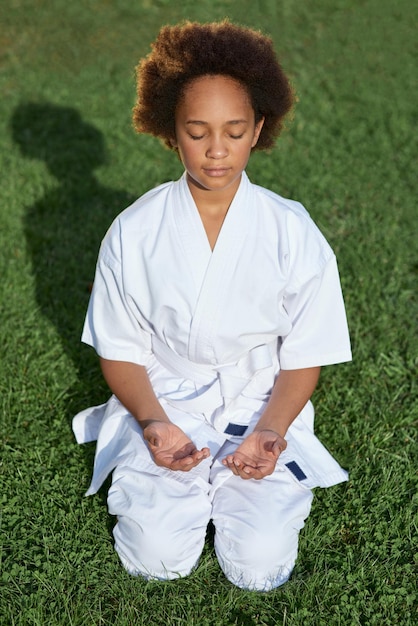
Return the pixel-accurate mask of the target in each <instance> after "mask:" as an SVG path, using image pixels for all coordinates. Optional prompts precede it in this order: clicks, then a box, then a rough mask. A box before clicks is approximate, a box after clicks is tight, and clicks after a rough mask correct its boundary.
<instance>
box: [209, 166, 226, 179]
mask: <svg viewBox="0 0 418 626" xmlns="http://www.w3.org/2000/svg"><path fill="white" fill-rule="evenodd" d="M229 170H230V168H229V167H204V168H203V171H204V172H205V174H206V175H207V176H213V177H214V178H216V177H218V176H225V174H227V173H228V172H229Z"/></svg>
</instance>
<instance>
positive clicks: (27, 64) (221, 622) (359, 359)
mask: <svg viewBox="0 0 418 626" xmlns="http://www.w3.org/2000/svg"><path fill="white" fill-rule="evenodd" d="M413 6H414V3H413V2H412V0H398V1H397V2H392V1H390V0H293V1H292V0H259V1H258V2H256V1H255V0H251V1H250V0H239V1H236V0H223V1H220V0H200V1H199V2H191V1H190V0H183V1H182V2H180V3H179V2H177V1H174V0H156V1H155V2H154V1H152V0H137V1H136V2H133V1H132V0H75V1H74V2H68V1H67V0H65V1H64V0H5V1H4V2H2V3H1V6H0V93H1V98H0V180H1V185H0V316H1V323H0V349H1V369H0V397H1V409H0V410H1V414H0V425H1V443H2V450H1V464H0V502H1V526H0V546H1V571H0V585H1V589H0V624H1V625H2V626H3V625H4V626H17V625H19V626H35V625H36V626H49V625H51V626H55V625H57V626H58V625H62V626H64V625H65V626H70V625H71V626H93V625H107V624H109V625H112V626H133V625H138V626H139V625H143V626H160V625H161V626H162V625H166V626H178V625H180V624H184V625H185V626H210V625H211V626H233V625H237V626H261V625H262V626H276V625H283V626H311V625H321V626H337V625H344V626H345V625H347V626H355V625H375V626H395V625H400V626H409V625H410V626H412V625H414V624H417V623H418V615H417V603H416V579H415V578H414V573H415V574H416V565H417V534H416V531H417V528H416V527H417V508H416V505H417V475H416V466H417V446H416V425H417V417H418V398H417V355H418V350H417V348H418V341H417V302H416V279H417V268H418V261H417V225H418V224H417V218H416V215H417V210H416V206H415V202H416V192H417V185H416V168H414V166H415V165H416V157H417V151H416V147H417V146H416V136H417V135H416V86H417V85H416V63H417V58H416V56H415V57H414V52H415V55H416V47H415V48H414V39H415V31H414V21H415V23H416V17H417V16H416V15H414V14H413ZM225 16H229V17H231V18H232V19H233V20H236V21H238V22H241V23H243V24H247V25H251V26H255V27H258V28H262V29H263V30H264V31H265V32H267V33H269V34H271V36H272V37H273V39H274V42H275V45H276V49H277V51H278V53H279V54H280V57H281V58H282V61H283V64H284V66H285V68H286V69H287V71H288V72H289V74H290V75H291V77H292V81H293V84H294V86H295V88H296V90H297V93H298V97H299V102H298V105H297V108H296V112H295V117H294V120H293V121H292V124H291V125H290V126H289V129H288V130H287V131H286V133H285V134H284V135H283V137H282V138H281V140H280V141H279V143H278V145H277V147H276V148H275V150H274V151H273V152H272V153H271V154H269V155H265V154H259V155H255V156H254V158H253V160H252V161H251V164H250V166H249V174H250V177H251V178H252V180H253V181H254V182H257V183H258V184H261V185H264V186H266V187H269V188H271V189H273V190H274V191H277V192H279V193H280V194H281V195H284V196H287V197H291V198H294V199H297V200H299V201H301V202H303V203H304V204H305V205H306V206H307V208H308V209H309V211H310V212H311V215H312V217H313V218H314V219H315V221H316V222H317V223H318V225H319V226H320V227H321V229H322V230H323V232H324V233H325V235H326V236H327V238H328V240H329V241H330V243H331V244H332V246H333V247H334V249H335V251H336V253H337V256H338V260H339V267H340V272H341V277H342V284H343V289H344V294H345V299H346V305H347V312H348V317H349V323H350V329H351V335H352V344H353V352H354V361H353V363H352V364H347V365H339V366H335V367H334V366H333V367H329V368H325V369H324V371H323V374H322V377H321V382H320V385H319V388H318V390H317V391H316V392H315V404H316V407H317V421H316V428H317V433H318V435H319V436H320V438H321V440H322V441H323V442H324V443H325V444H326V445H327V447H328V448H329V449H330V450H331V451H332V452H333V454H334V455H335V456H336V457H337V458H338V460H339V461H340V462H341V464H342V465H343V466H344V467H346V468H347V469H348V470H349V472H350V482H349V483H347V484H345V485H339V486H337V487H334V488H331V489H328V490H318V491H317V492H316V498H315V500H314V506H313V510H312V514H311V516H310V518H309V520H308V522H307V525H306V527H305V529H304V531H303V534H302V536H301V543H300V555H299V560H298V562H297V566H296V568H295V570H294V574H293V576H292V579H291V580H290V581H289V582H288V583H287V584H286V585H285V586H284V587H282V588H280V589H278V590H276V591H274V592H271V593H269V594H256V593H251V592H244V591H240V590H238V589H236V588H234V587H233V586H232V585H230V584H229V583H228V582H227V581H226V580H225V579H224V578H223V576H222V574H221V572H220V570H219V567H218V565H217V562H216V559H215V556H214V553H213V549H212V546H211V541H210V538H208V542H207V545H206V548H205V551H204V554H203V557H202V560H201V563H200V565H199V567H198V568H197V570H196V571H195V572H194V573H193V575H192V576H190V577H189V578H188V579H184V580H179V581H176V582H173V583H170V584H164V583H147V582H144V581H142V580H140V579H134V578H131V577H129V576H128V575H127V574H126V573H125V572H124V571H123V570H122V568H121V567H120V565H119V563H118V559H117V556H116V554H115V553H114V551H113V546H112V535H111V528H112V524H113V520H112V519H110V518H109V516H108V514H107V511H106V506H105V497H106V491H105V490H102V491H101V492H100V494H99V495H98V496H95V497H92V498H86V499H84V498H83V494H84V492H85V490H86V489H87V487H88V483H89V477H90V474H91V468H92V460H93V454H94V445H91V444H89V445H86V446H77V445H76V443H75V441H74V439H73V435H72V432H71V418H72V416H73V414H74V413H75V412H77V411H78V410H80V409H82V408H84V407H86V406H89V405H92V404H97V403H99V402H102V401H104V400H105V399H106V398H107V396H108V391H107V389H106V386H105V384H104V383H103V382H102V380H101V375H100V373H99V369H98V364H97V361H96V357H95V355H94V354H93V353H92V351H90V350H89V349H88V348H87V347H85V346H82V345H81V344H80V341H79V337H80V332H81V327H82V323H83V318H84V313H85V310H86V306H87V302H88V297H89V289H88V286H89V283H90V282H91V280H92V277H93V271H94V264H95V259H96V255H97V250H98V246H99V243H100V240H101V238H102V236H103V234H104V232H105V230H106V228H107V226H108V225H109V223H110V221H111V219H112V218H113V217H114V216H115V215H116V214H117V213H118V212H120V211H121V210H122V209H123V208H124V207H125V206H127V205H128V204H129V202H130V201H131V200H133V199H134V198H136V197H137V196H139V195H140V194H141V193H143V192H144V191H145V190H147V189H148V188H150V187H151V186H153V185H155V184H157V183H160V182H163V181H165V180H169V179H172V178H173V177H177V176H178V175H179V174H180V173H181V169H180V165H179V163H178V162H177V161H176V159H175V158H174V157H173V155H172V154H170V153H169V152H168V151H166V150H165V149H163V148H162V147H161V145H160V144H159V143H158V142H157V141H155V140H153V139H152V138H148V137H138V136H137V135H135V134H134V132H133V130H132V128H131V121H130V114H131V108H132V105H133V101H134V67H135V65H136V63H137V61H138V59H139V58H140V57H141V56H142V55H144V54H145V53H147V51H148V48H149V43H150V42H151V41H152V39H153V38H154V36H155V35H156V33H157V31H158V29H159V27H160V26H161V25H162V24H163V23H174V22H177V21H178V20H180V19H182V18H185V17H187V18H191V19H198V20H209V19H217V18H222V17H225ZM414 122H415V124H414ZM414 169H415V172H414Z"/></svg>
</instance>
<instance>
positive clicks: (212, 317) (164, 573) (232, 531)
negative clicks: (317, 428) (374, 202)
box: [74, 21, 351, 591]
mask: <svg viewBox="0 0 418 626" xmlns="http://www.w3.org/2000/svg"><path fill="white" fill-rule="evenodd" d="M137 76H138V100H137V104H136V107H135V109H134V123H135V126H136V129H137V130H138V131H139V132H146V133H151V134H152V135H155V136H157V137H160V138H162V139H163V140H164V142H165V143H166V144H167V146H169V147H170V148H171V149H172V150H173V151H175V152H177V154H178V156H179V157H180V159H181V161H182V163H183V165H184V169H185V172H184V175H183V176H182V178H181V179H180V180H178V181H176V182H170V183H166V184H163V185H161V186H159V187H157V188H156V189H153V190H152V191H150V192H148V193H146V194H145V195H144V196H143V197H141V198H140V199H139V200H137V201H136V202H135V203H134V204H133V205H132V206H131V207H129V208H128V209H126V210H125V211H124V212H123V213H122V214H121V215H120V216H119V217H118V218H117V219H116V220H115V221H114V223H113V224H112V226H111V227H110V230H109V231H108V233H107V235H106V237H105V239H104V241H103V243H102V246H101V250H100V254H99V259H98V264H97V270H96V276H95V280H94V288H93V292H92V294H91V300H90V304H89V308H88V313H87V318H86V322H85V327H84V332H83V341H84V342H86V343H87V344H90V345H92V346H93V347H94V348H95V350H96V351H97V353H98V354H99V356H100V363H101V367H102V371H103V375H104V377H105V379H106V381H107V383H108V385H109V387H110V389H111V390H112V392H113V394H114V395H112V397H111V399H110V400H109V401H108V402H107V403H106V404H105V405H103V406H100V407H94V408H90V409H87V410H86V411H83V412H82V413H80V414H79V415H77V416H76V417H75V419H74V432H75V434H76V437H77V440H78V441H79V442H85V441H92V440H96V439H97V450H96V458H95V466H94V474H93V480H92V484H91V486H90V489H89V491H88V492H87V493H89V494H91V493H95V492H96V491H97V490H98V489H99V487H100V486H101V484H102V483H103V481H104V479H105V478H106V476H107V475H108V474H109V473H110V472H111V471H112V470H113V478H112V486H111V488H110V490H109V495H108V505H109V512H110V513H111V514H112V515H115V516H117V524H116V526H115V529H114V537H115V547H116V550H117V552H118V554H119V556H120V559H121V561H122V564H123V565H124V567H125V568H126V569H127V570H128V571H129V572H131V573H132V574H136V575H141V576H144V577H146V578H148V579H172V578H176V577H179V576H186V575H187V574H189V573H190V572H191V571H192V570H193V568H194V567H195V566H196V564H197V562H198V560H199V556H200V554H201V551H202V548H203V545H204V541H205V533H206V528H207V525H208V522H209V521H210V520H212V521H213V525H214V527H215V539H214V542H215V551H216V555H217V558H218V560H219V563H220V566H221V568H222V570H223V571H224V573H225V575H226V577H227V578H228V579H229V580H230V581H231V582H232V583H234V584H235V585H238V586H239V587H242V588H246V589H253V590H263V591H267V590H269V589H273V588H275V587H277V586H279V585H281V584H282V583H284V582H285V581H286V580H287V579H288V578H289V576H290V573H291V571H292V569H293V566H294V563H295V560H296V556H297V546H298V533H299V531H300V529H301V528H302V527H303V525H304V520H305V519H306V517H307V516H308V514H309V510H310V506H311V501H312V491H311V490H312V488H313V487H316V486H322V487H328V486H331V485H334V484H336V483H339V482H341V481H344V480H346V479H347V474H346V472H345V471H344V470H343V469H341V468H340V466H339V465H338V464H337V462H336V461H335V460H334V459H333V458H332V457H331V456H330V454H329V453H328V452H327V451H326V449H325V448H324V447H323V446H322V444H321V443H320V442H319V441H318V439H317V438H316V437H315V435H314V434H313V408H312V404H311V402H310V397H311V395H312V393H313V391H314V389H315V386H316V384H317V381H318V377H319V371H320V367H321V366H322V365H327V364H330V363H338V362H343V361H348V360H350V358H351V355H350V345H349V338H348V332H347V324H346V317H345V311H344V304H343V299H342V295H341V289H340V283H339V277H338V270H337V266H336V261H335V256H334V254H333V252H332V250H331V249H330V247H329V245H328V244H327V242H326V241H325V240H324V238H323V236H322V235H321V233H320V232H319V231H318V229H317V227H316V226H315V225H314V223H313V222H312V221H311V219H310V218H309V216H308V214H307V212H306V211H305V209H304V208H303V207H302V206H301V205H300V204H299V203H297V202H294V201H292V200H287V199H284V198H282V197H280V196H278V195H276V194H274V193H272V192H270V191H267V190H266V189H263V188H261V187H258V186H255V185H254V184H252V183H251V182H250V181H249V180H248V178H247V176H246V174H245V171H244V170H245V167H246V165H247V162H248V159H249V156H250V154H251V151H252V150H255V149H266V148H269V147H271V146H272V145H273V143H274V140H275V138H276V137H277V136H278V134H279V132H280V130H281V127H282V122H283V118H284V116H285V115H286V113H287V112H288V111H289V109H290V108H291V106H292V101H293V97H292V91H291V88H290V86H289V83H288V80H287V78H286V76H285V75H284V73H283V70H282V69H281V67H280V65H279V63H278V61H277V59H276V56H275V54H274V51H273V47H272V42H271V41H270V39H268V38H266V37H265V36H263V35H262V34H260V33H259V32H255V31H253V30H250V29H247V28H241V27H238V26H235V25H233V24H231V23H229V22H227V21H224V22H221V23H212V24H198V23H184V24H182V25H179V26H166V27H164V28H162V30H161V31H160V33H159V35H158V37H157V40H156V41H155V43H154V45H153V48H152V52H151V53H150V54H149V56H148V57H147V58H145V59H144V60H143V61H142V62H141V63H140V65H139V67H138V74H137Z"/></svg>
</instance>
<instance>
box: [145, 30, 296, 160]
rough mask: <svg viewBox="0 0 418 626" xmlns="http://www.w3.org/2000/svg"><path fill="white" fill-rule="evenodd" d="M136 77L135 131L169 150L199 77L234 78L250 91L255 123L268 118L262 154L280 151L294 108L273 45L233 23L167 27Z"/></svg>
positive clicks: (259, 147)
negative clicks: (189, 89) (179, 111)
mask: <svg viewBox="0 0 418 626" xmlns="http://www.w3.org/2000/svg"><path fill="white" fill-rule="evenodd" d="M136 72H137V102H136V105H135V107H134V110H133V122H134V127H135V129H136V131H137V132H139V133H149V134H151V135H154V136H156V137H159V138H160V139H162V140H163V141H164V143H165V144H166V145H167V146H168V147H169V148H172V145H171V143H170V140H173V139H174V138H175V112H176V108H177V106H178V103H179V102H180V100H181V98H182V95H183V93H184V90H185V88H186V86H187V84H188V83H190V82H191V81H192V80H193V79H195V78H198V77H199V76H204V75H224V76H230V77H231V78H234V79H235V80H237V81H239V82H240V83H241V84H242V85H243V86H244V87H245V89H246V90H247V92H248V94H249V97H250V99H251V103H252V106H253V109H254V111H255V121H256V122H258V121H259V120H260V119H261V118H262V117H264V125H263V128H262V131H261V134H260V137H259V139H258V142H257V145H256V147H255V149H258V150H263V149H268V148H271V147H272V146H273V145H274V142H275V139H276V138H277V137H278V135H279V134H280V131H281V130H282V127H283V121H284V117H285V115H286V114H287V113H288V112H289V110H290V109H291V108H292V105H293V102H294V95H293V91H292V88H291V86H290V84H289V81H288V79H287V77H286V75H285V73H284V72H283V69H282V68H281V66H280V64H279V62H278V60H277V58H276V55H275V52H274V49H273V43H272V41H271V39H269V38H268V37H266V36H265V35H263V34H262V33H261V32H258V31H255V30H252V29H249V28H245V27H241V26H237V25H235V24H232V23H230V22H229V21H228V20H224V21H222V22H212V23H208V24H200V23H198V22H188V21H187V22H184V23H182V24H178V25H176V26H164V27H163V28H162V29H161V30H160V32H159V34H158V37H157V39H156V40H155V42H154V43H153V44H152V46H151V52H150V54H149V55H148V56H147V57H145V58H144V59H142V61H141V62H140V63H139V65H138V66H137V68H136Z"/></svg>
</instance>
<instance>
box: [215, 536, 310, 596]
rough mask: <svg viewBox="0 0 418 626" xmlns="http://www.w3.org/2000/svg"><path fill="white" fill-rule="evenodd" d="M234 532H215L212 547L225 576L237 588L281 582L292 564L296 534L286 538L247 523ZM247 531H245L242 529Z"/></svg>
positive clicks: (262, 587)
mask: <svg viewBox="0 0 418 626" xmlns="http://www.w3.org/2000/svg"><path fill="white" fill-rule="evenodd" d="M240 531H241V532H239V533H237V534H231V533H226V532H225V531H224V530H223V531H221V532H217V534H216V537H215V550H216V555H217V558H218V561H219V564H220V566H221V568H222V571H223V572H224V574H225V576H226V578H227V579H228V580H229V581H230V582H232V583H233V584H234V585H236V586H237V587H240V588H242V589H249V590H254V591H270V590H271V589H274V588H276V587H279V586H280V585H283V584H284V583H285V582H286V581H287V580H288V579H289V577H290V575H291V573H292V570H293V567H294V565H295V561H296V557H297V549H298V538H297V533H292V534H291V535H289V536H288V537H286V536H285V535H284V536H283V535H282V536H281V534H280V532H278V531H276V532H275V533H274V534H270V533H268V532H265V533H264V532H263V530H261V529H258V530H257V531H255V530H252V529H251V528H250V527H248V526H244V527H243V528H242V529H240ZM245 531H247V532H245Z"/></svg>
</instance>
